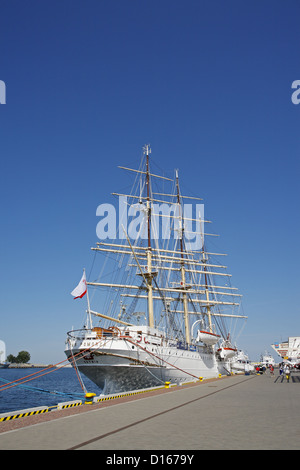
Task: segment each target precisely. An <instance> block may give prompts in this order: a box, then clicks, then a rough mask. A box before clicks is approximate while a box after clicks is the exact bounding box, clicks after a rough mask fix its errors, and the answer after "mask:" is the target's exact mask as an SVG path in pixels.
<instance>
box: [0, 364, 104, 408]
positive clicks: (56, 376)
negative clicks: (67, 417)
mask: <svg viewBox="0 0 300 470" xmlns="http://www.w3.org/2000/svg"><path fill="white" fill-rule="evenodd" d="M38 371H39V372H40V371H42V369H37V368H30V369H0V387H1V386H2V385H4V382H3V381H2V379H3V380H7V381H9V382H10V381H13V380H16V379H19V378H21V377H25V376H28V375H29V374H33V373H35V372H38ZM40 373H41V374H42V373H43V372H40ZM37 375H39V374H37ZM33 377H34V376H33ZM30 378H31V377H30ZM81 378H82V381H83V383H84V385H85V387H86V389H87V391H88V392H93V393H96V395H100V394H101V389H100V388H98V387H97V386H96V385H95V384H94V383H93V382H91V381H90V380H89V379H88V378H86V377H85V376H84V375H82V374H81ZM25 386H26V387H30V388H32V389H33V388H34V389H36V388H38V389H41V390H29V389H26V388H23V387H21V386H16V387H12V388H9V389H7V390H3V388H5V387H1V388H0V413H6V412H8V411H18V410H23V409H26V408H32V407H35V406H44V405H46V406H54V405H57V404H58V403H61V402H64V401H71V400H73V399H81V398H83V397H84V392H83V390H82V388H81V385H80V383H79V380H78V378H77V375H76V372H75V370H74V369H73V368H62V369H55V370H54V372H51V373H49V374H47V375H43V376H41V377H39V378H35V379H34V380H31V381H30V382H26V383H24V387H25ZM50 392H51V393H50ZM62 393H64V394H65V393H69V394H73V396H68V395H63V394H62Z"/></svg>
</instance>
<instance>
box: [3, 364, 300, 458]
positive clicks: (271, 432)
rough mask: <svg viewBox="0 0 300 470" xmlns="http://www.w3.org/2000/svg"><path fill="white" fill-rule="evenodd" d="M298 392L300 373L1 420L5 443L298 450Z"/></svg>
mask: <svg viewBox="0 0 300 470" xmlns="http://www.w3.org/2000/svg"><path fill="white" fill-rule="evenodd" d="M299 392H300V373H297V372H295V373H293V374H292V376H291V379H290V381H289V382H287V381H286V379H285V378H283V377H281V376H278V375H275V376H271V375H270V374H269V372H267V373H266V374H264V375H259V376H258V375H250V376H245V375H236V376H231V377H222V378H219V379H211V380H207V381H203V382H197V383H194V384H190V385H185V386H178V387H172V388H169V389H162V390H159V391H155V392H147V393H144V394H141V395H135V396H133V397H127V398H125V397H124V398H118V399H115V400H111V401H107V402H101V403H99V404H93V405H82V406H80V407H77V408H70V409H67V410H62V411H54V412H51V413H46V414H42V415H37V416H35V417H34V416H32V417H25V418H20V419H17V420H14V421H12V422H11V421H8V422H3V423H0V449H1V450H21V449H24V450H30V449H34V450H105V451H108V450H109V451H112V450H114V451H115V452H116V453H119V454H120V453H121V452H122V451H135V453H133V452H132V454H133V455H135V454H136V453H138V451H142V450H152V451H153V450H158V451H159V450H161V451H164V450H168V451H169V452H170V451H171V452H172V453H174V454H176V452H177V453H179V451H178V449H181V450H185V451H188V450H189V451H191V450H194V451H197V450H252V449H255V450H271V449H276V450H296V449H297V450H298V449H299V447H300V441H299V434H300V400H299V397H300V394H299ZM181 452H182V451H181Z"/></svg>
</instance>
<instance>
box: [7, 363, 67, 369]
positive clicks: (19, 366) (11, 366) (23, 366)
mask: <svg viewBox="0 0 300 470" xmlns="http://www.w3.org/2000/svg"><path fill="white" fill-rule="evenodd" d="M45 367H57V366H56V365H55V364H25V363H20V364H16V363H11V364H9V366H8V368H7V369H31V368H32V369H40V368H42V369H44V368H45ZM65 367H72V366H71V364H67V365H66V366H65Z"/></svg>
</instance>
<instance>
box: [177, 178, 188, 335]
mask: <svg viewBox="0 0 300 470" xmlns="http://www.w3.org/2000/svg"><path fill="white" fill-rule="evenodd" d="M176 189H177V203H178V207H179V210H180V214H179V216H180V219H181V224H182V225H181V233H180V234H179V240H180V256H181V267H180V271H181V284H182V289H183V291H184V292H183V294H182V300H183V312H184V313H183V315H184V327H185V340H186V342H187V344H190V342H191V337H190V325H189V307H188V299H187V293H186V290H187V286H186V280H185V265H184V248H183V232H184V224H183V217H182V207H181V201H180V191H179V178H178V171H177V170H176Z"/></svg>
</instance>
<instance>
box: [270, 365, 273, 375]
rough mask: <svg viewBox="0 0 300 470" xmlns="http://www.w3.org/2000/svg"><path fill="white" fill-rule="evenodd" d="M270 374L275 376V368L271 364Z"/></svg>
mask: <svg viewBox="0 0 300 470" xmlns="http://www.w3.org/2000/svg"><path fill="white" fill-rule="evenodd" d="M270 374H271V375H274V366H273V364H270Z"/></svg>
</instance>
